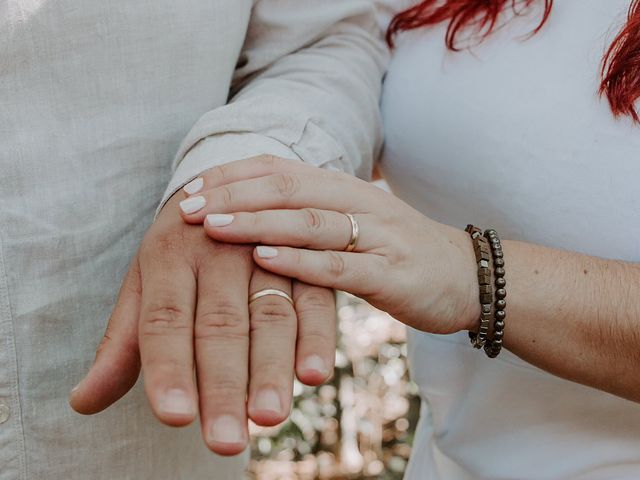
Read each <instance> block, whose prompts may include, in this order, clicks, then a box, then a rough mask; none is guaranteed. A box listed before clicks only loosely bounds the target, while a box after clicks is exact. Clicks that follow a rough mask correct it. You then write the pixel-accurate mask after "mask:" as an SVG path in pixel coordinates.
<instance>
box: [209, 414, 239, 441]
mask: <svg viewBox="0 0 640 480" xmlns="http://www.w3.org/2000/svg"><path fill="white" fill-rule="evenodd" d="M211 440H213V441H214V442H220V443H244V433H243V431H242V426H241V425H240V422H239V421H238V420H237V419H236V418H235V417H232V416H231V415H222V416H221V417H218V418H217V419H216V421H215V422H213V425H211Z"/></svg>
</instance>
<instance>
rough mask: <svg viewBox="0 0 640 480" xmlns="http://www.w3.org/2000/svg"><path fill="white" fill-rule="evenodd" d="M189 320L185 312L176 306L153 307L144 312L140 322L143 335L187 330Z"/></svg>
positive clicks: (189, 323)
mask: <svg viewBox="0 0 640 480" xmlns="http://www.w3.org/2000/svg"><path fill="white" fill-rule="evenodd" d="M190 328H191V320H190V319H189V315H188V314H187V312H186V311H185V310H184V309H183V308H181V307H177V306H168V305H165V306H160V307H153V308H151V309H149V311H148V312H146V314H145V316H144V319H143V322H142V334H143V335H162V334H167V333H175V332H179V331H188V330H190Z"/></svg>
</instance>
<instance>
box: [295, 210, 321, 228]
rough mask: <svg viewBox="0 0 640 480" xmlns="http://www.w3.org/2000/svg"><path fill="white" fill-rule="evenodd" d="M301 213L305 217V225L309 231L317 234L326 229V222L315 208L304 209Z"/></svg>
mask: <svg viewBox="0 0 640 480" xmlns="http://www.w3.org/2000/svg"><path fill="white" fill-rule="evenodd" d="M301 213H302V216H303V217H304V223H305V225H306V226H307V229H308V230H310V231H312V232H316V231H318V230H322V229H323V228H324V227H325V225H326V220H325V218H324V215H323V214H322V212H320V210H317V209H315V208H303V209H302V212H301Z"/></svg>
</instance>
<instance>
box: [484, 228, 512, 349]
mask: <svg viewBox="0 0 640 480" xmlns="http://www.w3.org/2000/svg"><path fill="white" fill-rule="evenodd" d="M484 237H485V238H486V239H487V240H488V241H489V242H491V253H492V256H493V267H494V268H493V274H494V285H495V287H496V291H495V295H496V299H495V302H494V304H493V305H494V312H493V336H492V338H491V339H489V340H487V341H486V342H485V344H484V351H485V353H486V354H487V356H488V357H489V358H495V357H497V356H498V354H499V353H500V350H502V338H503V336H504V320H505V318H506V317H507V314H506V312H505V308H506V306H507V301H506V300H505V299H506V297H507V290H506V286H507V281H506V280H505V278H504V275H505V269H504V254H503V253H502V245H501V243H500V237H498V233H497V232H496V231H495V230H493V229H489V230H486V231H485V232H484Z"/></svg>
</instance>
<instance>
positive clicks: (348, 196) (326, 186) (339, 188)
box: [180, 172, 389, 223]
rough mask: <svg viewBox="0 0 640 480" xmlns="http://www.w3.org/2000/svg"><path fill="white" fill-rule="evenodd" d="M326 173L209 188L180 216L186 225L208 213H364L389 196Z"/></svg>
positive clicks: (183, 208)
mask: <svg viewBox="0 0 640 480" xmlns="http://www.w3.org/2000/svg"><path fill="white" fill-rule="evenodd" d="M330 173H332V175H331V176H327V175H321V176H319V175H316V174H312V175H310V174H299V173H288V172H287V173H278V174H274V175H268V176H265V177H260V178H253V179H249V180H243V181H240V182H235V183H231V184H228V185H223V186H221V187H217V188H212V189H210V190H206V191H204V192H201V193H200V195H197V196H192V197H189V198H187V199H185V200H183V201H182V202H180V210H181V215H182V217H183V219H184V220H185V221H186V222H188V223H202V222H203V221H204V217H205V216H206V215H207V214H210V213H231V212H242V211H244V212H255V211H259V210H271V209H282V208H287V209H298V208H309V207H314V208H317V209H324V210H334V211H337V212H343V213H345V212H351V213H366V212H370V211H371V209H372V206H374V205H379V204H383V203H385V202H386V201H387V200H386V198H387V195H389V194H386V192H383V191H382V190H380V189H379V188H377V187H374V186H372V185H370V184H368V183H367V182H364V181H362V180H359V179H357V178H355V177H350V176H348V175H345V174H338V173H333V172H330ZM374 192H375V193H374Z"/></svg>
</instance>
